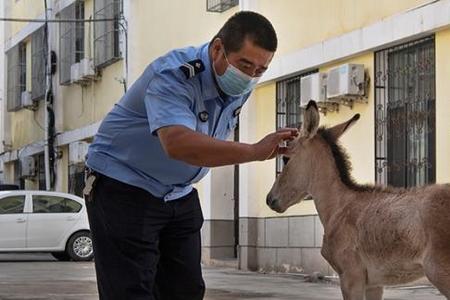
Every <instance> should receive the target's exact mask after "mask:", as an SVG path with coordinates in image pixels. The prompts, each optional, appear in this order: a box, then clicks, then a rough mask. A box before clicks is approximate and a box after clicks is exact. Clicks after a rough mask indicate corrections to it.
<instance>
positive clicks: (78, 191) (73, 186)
mask: <svg viewBox="0 0 450 300" xmlns="http://www.w3.org/2000/svg"><path fill="white" fill-rule="evenodd" d="M83 189H84V164H76V165H70V166H69V193H70V194H73V195H77V196H79V197H83Z"/></svg>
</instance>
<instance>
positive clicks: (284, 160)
mask: <svg viewBox="0 0 450 300" xmlns="http://www.w3.org/2000/svg"><path fill="white" fill-rule="evenodd" d="M288 162H289V157H286V156H283V163H284V165H287V163H288Z"/></svg>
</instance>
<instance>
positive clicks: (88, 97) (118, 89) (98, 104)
mask: <svg viewBox="0 0 450 300" xmlns="http://www.w3.org/2000/svg"><path fill="white" fill-rule="evenodd" d="M122 69H123V61H119V62H116V63H114V64H112V65H109V66H108V67H106V68H104V69H103V70H102V76H101V77H100V78H99V80H98V81H95V82H94V83H91V84H89V85H87V86H85V87H81V86H80V85H77V84H72V85H69V86H64V87H61V99H60V100H59V101H61V102H62V103H63V104H62V105H63V110H64V116H63V120H64V127H63V129H64V130H65V131H66V130H73V129H76V128H80V127H84V126H86V125H89V124H92V123H95V122H98V121H100V120H102V119H103V118H104V117H105V115H106V114H107V113H108V112H109V111H110V110H111V108H112V107H113V106H114V103H116V102H117V101H118V100H119V99H120V97H122V95H123V93H124V90H123V86H122V84H121V83H119V82H118V81H117V80H116V79H115V78H119V77H121V76H122Z"/></svg>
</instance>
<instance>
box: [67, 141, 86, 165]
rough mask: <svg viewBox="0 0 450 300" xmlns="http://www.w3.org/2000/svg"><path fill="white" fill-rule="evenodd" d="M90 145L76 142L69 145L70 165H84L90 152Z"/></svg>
mask: <svg viewBox="0 0 450 300" xmlns="http://www.w3.org/2000/svg"><path fill="white" fill-rule="evenodd" d="M88 148H89V143H87V142H83V141H76V142H73V143H70V144H69V164H70V165H75V164H79V163H84V162H85V160H86V154H87V152H88Z"/></svg>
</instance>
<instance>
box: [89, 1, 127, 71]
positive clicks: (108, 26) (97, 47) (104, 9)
mask: <svg viewBox="0 0 450 300" xmlns="http://www.w3.org/2000/svg"><path fill="white" fill-rule="evenodd" d="M122 6H123V4H122V1H121V0H95V1H94V18H95V19H114V20H113V21H104V22H95V23H94V64H95V66H96V67H98V68H103V67H106V66H107V65H110V64H112V63H114V62H116V61H117V60H119V59H121V58H122V54H121V51H120V32H121V27H120V22H121V17H122V11H123V8H122Z"/></svg>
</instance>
